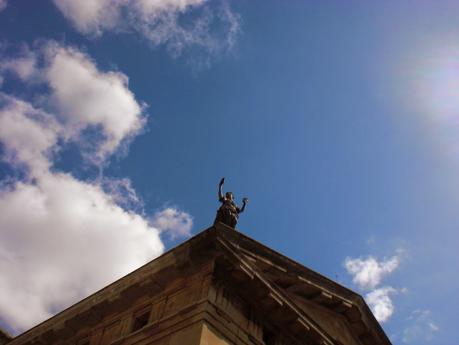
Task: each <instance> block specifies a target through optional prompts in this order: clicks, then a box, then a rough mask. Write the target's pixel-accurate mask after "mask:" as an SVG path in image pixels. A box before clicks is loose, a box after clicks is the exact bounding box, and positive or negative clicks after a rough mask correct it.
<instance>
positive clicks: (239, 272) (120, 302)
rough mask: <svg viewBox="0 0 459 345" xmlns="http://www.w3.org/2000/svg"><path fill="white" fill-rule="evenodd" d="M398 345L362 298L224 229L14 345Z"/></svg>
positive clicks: (188, 243)
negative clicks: (391, 343) (391, 344)
mask: <svg viewBox="0 0 459 345" xmlns="http://www.w3.org/2000/svg"><path fill="white" fill-rule="evenodd" d="M32 344H33V345H38V344H46V345H49V344H59V345H109V344H110V345H121V344H123V345H124V344H137V345H188V344H189V345H233V344H234V345H263V344H265V345H296V344H304V345H319V344H320V345H389V344H390V341H389V339H388V338H387V336H386V335H385V333H384V331H383V330H382V328H381V327H380V325H379V324H378V322H377V321H376V319H375V318H374V316H373V314H372V313H371V311H370V310H369V308H368V306H367V305H366V303H365V302H364V300H363V298H362V297H361V296H360V295H358V294H356V293H355V292H353V291H351V290H348V289H346V288H344V287H343V286H341V285H339V284H337V283H335V282H333V281H332V280H329V279H327V278H326V277H324V276H322V275H320V274H318V273H316V272H314V271H312V270H310V269H308V268H306V267H304V266H302V265H300V264H298V263H296V262H294V261H292V260H290V259H289V258H287V257H285V256H283V255H281V254H279V253H277V252H275V251H273V250H271V249H269V248H267V247H265V246H263V245H262V244H260V243H258V242H256V241H254V240H252V239H250V238H249V237H247V236H245V235H243V234H241V233H240V232H237V231H235V230H234V229H232V228H230V227H228V226H226V225H224V224H221V223H217V224H215V225H214V226H213V227H211V228H209V229H207V230H205V231H203V232H201V233H200V234H198V235H197V236H195V237H193V238H191V239H190V240H188V241H186V242H184V243H183V244H181V245H179V246H178V247H176V248H174V249H172V250H170V251H168V252H167V253H165V254H163V255H162V256H160V257H158V258H156V259H155V260H153V261H151V262H149V263H148V264H146V265H144V266H142V267H141V268H139V269H138V270H136V271H134V272H132V273H130V274H129V275H127V276H125V277H123V278H121V279H120V280H118V281H116V282H114V283H113V284H111V285H109V286H107V287H105V288H104V289H102V290H100V291H98V292H96V293H95V294H93V295H91V296H89V297H87V298H85V299H84V300H82V301H80V302H79V303H77V304H75V305H73V306H71V307H70V308H68V309H66V310H64V311H63V312H61V313H59V314H57V315H56V316H54V317H52V318H50V319H49V320H47V321H45V322H43V323H41V324H39V325H38V326H36V327H34V328H32V329H30V330H29V331H27V332H25V333H23V334H21V335H19V336H17V337H16V338H14V339H12V340H11V341H9V342H8V345H32Z"/></svg>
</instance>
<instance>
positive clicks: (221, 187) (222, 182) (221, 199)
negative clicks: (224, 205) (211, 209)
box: [218, 177, 225, 202]
mask: <svg viewBox="0 0 459 345" xmlns="http://www.w3.org/2000/svg"><path fill="white" fill-rule="evenodd" d="M224 183H225V178H224V177H222V179H221V180H220V183H219V184H218V201H221V202H223V200H224V199H225V198H224V197H223V184H224Z"/></svg>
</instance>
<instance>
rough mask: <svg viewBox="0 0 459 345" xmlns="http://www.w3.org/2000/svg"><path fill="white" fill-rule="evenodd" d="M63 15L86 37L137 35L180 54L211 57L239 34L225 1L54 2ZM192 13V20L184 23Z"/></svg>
mask: <svg viewBox="0 0 459 345" xmlns="http://www.w3.org/2000/svg"><path fill="white" fill-rule="evenodd" d="M54 3H55V4H56V6H57V7H58V9H59V10H60V11H61V12H62V14H63V15H64V16H65V17H66V18H67V19H69V20H70V21H71V22H72V24H73V25H74V27H75V28H76V29H77V30H78V31H80V32H81V33H83V34H86V35H89V36H95V37H97V36H100V35H102V34H103V33H104V32H105V31H115V32H137V33H138V34H140V35H141V36H143V37H144V38H146V39H147V40H148V41H149V42H150V43H152V44H153V45H160V44H165V45H166V46H167V47H168V48H169V50H170V51H172V52H173V53H174V54H176V55H178V54H180V53H181V52H182V50H183V49H185V48H191V47H200V48H203V49H204V50H206V51H208V52H209V53H211V54H214V53H218V52H220V51H224V50H227V49H231V48H232V47H233V45H234V43H235V40H236V37H237V35H238V34H239V32H240V18H239V16H238V15H237V14H236V13H234V12H233V11H232V10H231V9H230V7H229V6H228V4H227V3H226V2H222V3H220V6H213V7H211V6H208V1H207V0H97V1H73V0H54ZM190 12H193V18H194V19H193V20H191V21H190V20H188V21H187V24H184V23H183V21H181V16H182V15H184V14H185V13H190Z"/></svg>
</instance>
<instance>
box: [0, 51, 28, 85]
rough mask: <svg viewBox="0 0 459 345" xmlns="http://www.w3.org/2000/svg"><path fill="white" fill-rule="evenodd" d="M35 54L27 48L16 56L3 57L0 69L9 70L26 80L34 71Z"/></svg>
mask: <svg viewBox="0 0 459 345" xmlns="http://www.w3.org/2000/svg"><path fill="white" fill-rule="evenodd" d="M36 62H37V61H36V56H35V54H33V53H32V52H30V51H29V50H28V49H26V50H25V52H23V53H22V54H21V56H19V57H16V58H10V59H4V60H3V61H1V63H0V71H5V70H6V71H11V72H13V73H14V74H16V75H17V76H18V77H19V78H20V79H21V80H23V81H26V80H28V79H29V78H31V77H32V76H34V74H35V73H36V68H35V67H36Z"/></svg>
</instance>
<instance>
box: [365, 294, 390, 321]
mask: <svg viewBox="0 0 459 345" xmlns="http://www.w3.org/2000/svg"><path fill="white" fill-rule="evenodd" d="M396 292H397V291H396V290H395V289H394V288H393V287H391V286H385V287H381V288H378V289H375V290H373V291H371V292H369V293H367V294H366V295H365V300H366V301H367V303H368V305H369V306H370V308H371V311H372V312H373V314H374V316H375V318H376V320H378V321H379V322H386V321H387V320H389V318H390V317H391V316H392V314H393V313H394V309H395V308H394V304H393V303H392V300H391V298H390V295H391V294H394V293H396Z"/></svg>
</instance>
